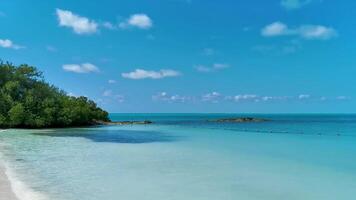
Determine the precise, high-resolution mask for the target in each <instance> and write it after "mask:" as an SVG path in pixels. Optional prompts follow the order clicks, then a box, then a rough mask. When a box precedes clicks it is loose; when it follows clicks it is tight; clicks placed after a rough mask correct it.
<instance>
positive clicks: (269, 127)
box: [0, 114, 356, 200]
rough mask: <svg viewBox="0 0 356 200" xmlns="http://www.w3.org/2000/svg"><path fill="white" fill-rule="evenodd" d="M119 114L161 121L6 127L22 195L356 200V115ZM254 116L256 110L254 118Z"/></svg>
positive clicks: (5, 153) (8, 157)
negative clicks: (238, 119)
mask: <svg viewBox="0 0 356 200" xmlns="http://www.w3.org/2000/svg"><path fill="white" fill-rule="evenodd" d="M233 116H235V115H227V114H112V115H111V118H112V120H151V121H154V122H155V123H154V124H153V125H141V126H132V125H129V126H106V127H95V128H82V129H58V130H8V131H6V132H2V133H0V152H1V159H2V162H4V163H5V164H6V166H7V174H8V175H9V177H10V179H11V181H12V183H13V187H14V190H15V192H16V193H17V195H18V196H19V197H20V198H21V200H37V199H38V200H42V199H43V200H46V199H50V200H83V199H85V200H117V199H123V200H138V199H139V200H183V199H184V200H236V199H239V200H270V199H271V200H272V199H273V200H285V199H288V200H294V199H303V200H309V199H310V200H311V199H313V200H314V199H323V200H328V199H330V200H334V199H339V200H340V199H345V200H346V199H347V200H349V199H354V197H355V196H356V190H355V188H356V115H256V116H257V117H263V118H268V119H271V121H268V122H263V123H243V124H242V123H241V124H232V123H213V122H208V120H209V119H216V118H225V117H233ZM249 116H251V115H249Z"/></svg>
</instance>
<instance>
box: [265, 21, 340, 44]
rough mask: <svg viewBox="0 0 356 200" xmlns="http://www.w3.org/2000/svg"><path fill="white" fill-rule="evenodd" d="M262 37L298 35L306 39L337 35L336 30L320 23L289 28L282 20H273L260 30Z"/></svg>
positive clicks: (321, 38) (325, 38) (326, 38)
mask: <svg viewBox="0 0 356 200" xmlns="http://www.w3.org/2000/svg"><path fill="white" fill-rule="evenodd" d="M261 35H262V36H264V37H277V36H299V37H301V38H303V39H307V40H328V39H331V38H333V37H336V36H337V31H336V30H335V29H333V28H331V27H326V26H322V25H301V26H299V27H297V28H289V27H288V26H287V25H286V24H284V23H282V22H274V23H272V24H269V25H267V26H265V27H264V28H263V29H262V30H261Z"/></svg>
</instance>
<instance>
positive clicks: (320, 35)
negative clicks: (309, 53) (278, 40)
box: [298, 25, 337, 40]
mask: <svg viewBox="0 0 356 200" xmlns="http://www.w3.org/2000/svg"><path fill="white" fill-rule="evenodd" d="M298 32H299V34H300V35H301V36H302V37H303V38H305V39H321V40H328V39H330V38H332V37H335V36H337V32H336V31H335V29H333V28H330V27H325V26H321V25H304V26H301V27H300V28H299V31H298Z"/></svg>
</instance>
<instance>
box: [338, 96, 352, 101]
mask: <svg viewBox="0 0 356 200" xmlns="http://www.w3.org/2000/svg"><path fill="white" fill-rule="evenodd" d="M336 99H337V100H348V99H350V98H349V97H347V96H337V97H336Z"/></svg>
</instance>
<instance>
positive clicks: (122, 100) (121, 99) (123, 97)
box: [114, 94, 125, 103]
mask: <svg viewBox="0 0 356 200" xmlns="http://www.w3.org/2000/svg"><path fill="white" fill-rule="evenodd" d="M114 99H115V100H116V101H117V102H119V103H123V102H124V101H125V96H123V95H120V94H117V95H114Z"/></svg>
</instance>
